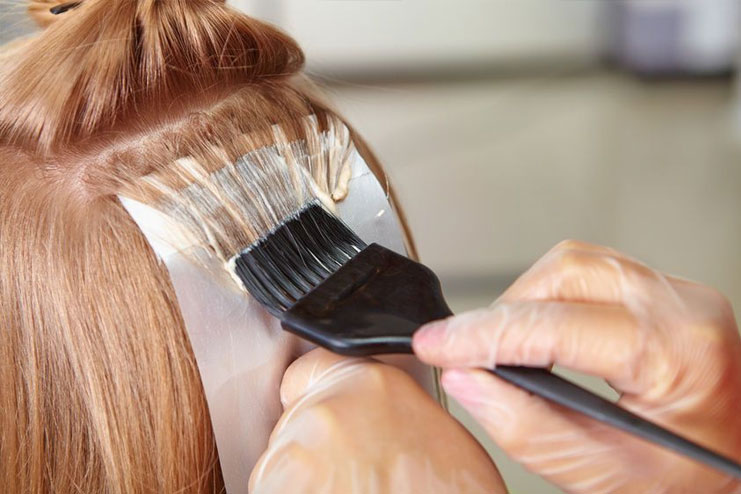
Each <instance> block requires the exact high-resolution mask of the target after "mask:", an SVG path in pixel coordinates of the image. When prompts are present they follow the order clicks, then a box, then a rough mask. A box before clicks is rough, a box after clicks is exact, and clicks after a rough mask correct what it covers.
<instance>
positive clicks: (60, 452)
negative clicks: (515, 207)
mask: <svg viewBox="0 0 741 494" xmlns="http://www.w3.org/2000/svg"><path fill="white" fill-rule="evenodd" d="M58 3H62V2H53V1H34V2H30V7H29V10H30V11H31V13H32V14H33V16H34V18H36V19H37V20H38V22H39V24H40V25H42V26H44V27H45V29H44V30H43V31H42V32H41V33H39V34H38V35H36V36H35V37H33V38H30V39H28V40H23V41H21V42H17V43H14V44H13V46H12V49H11V50H12V52H10V53H8V54H7V55H5V56H2V55H0V98H1V103H0V485H2V490H3V491H4V492H81V493H92V492H108V493H139V492H220V491H222V490H223V481H222V479H221V474H220V470H219V466H218V459H217V453H216V447H215V443H214V439H213V435H212V432H211V425H210V423H209V417H208V412H207V409H206V403H205V399H204V395H203V390H202V386H201V383H200V380H199V374H198V370H197V367H196V363H195V359H194V356H193V353H192V351H191V349H190V346H189V343H188V339H187V336H186V332H185V330H184V325H183V321H182V318H181V315H180V312H179V309H178V306H177V302H176V299H175V295H174V291H173V288H172V286H171V284H170V281H169V278H168V276H167V273H166V271H165V270H164V268H163V267H162V265H160V264H159V263H158V262H157V260H156V258H155V256H154V254H153V253H152V252H151V250H150V248H149V246H148V245H147V243H146V241H145V240H144V238H143V236H142V234H141V233H140V232H139V231H138V229H137V228H136V226H135V225H134V223H133V222H132V220H131V219H130V218H129V216H128V215H127V214H126V213H125V211H124V210H123V208H122V207H121V205H120V204H119V202H118V201H117V199H116V193H117V192H118V191H119V190H120V188H121V186H122V184H124V183H126V181H128V180H131V178H132V177H137V176H141V175H144V174H146V173H148V172H149V171H151V169H152V168H153V167H154V166H165V165H166V163H168V162H171V161H173V160H175V159H178V158H182V157H184V156H198V157H201V159H204V160H207V159H209V156H211V155H212V154H213V149H214V147H218V148H219V149H221V150H224V151H225V152H226V153H227V154H228V155H229V156H231V157H235V156H238V155H239V153H240V152H243V150H241V149H240V147H239V144H238V142H239V141H238V139H236V137H237V136H239V135H244V134H248V133H250V132H251V131H253V130H255V129H258V128H262V127H264V126H266V125H269V124H272V123H276V122H282V121H285V122H292V121H296V120H300V119H301V118H302V117H305V116H307V115H311V114H314V115H331V114H332V111H331V110H330V109H329V108H328V107H327V105H326V104H324V103H323V102H322V100H321V98H320V97H319V96H317V93H316V92H315V90H314V89H313V87H312V86H311V84H310V83H308V82H307V80H306V79H305V78H304V77H303V76H301V74H300V70H301V68H302V65H303V60H304V58H303V54H302V52H301V50H300V49H299V47H298V46H297V45H296V43H295V42H294V41H293V40H291V39H290V38H289V37H287V36H286V35H284V34H282V33H281V32H279V31H277V30H276V29H274V28H272V27H269V26H267V25H265V24H263V23H260V22H258V21H256V20H254V19H251V18H249V17H246V16H244V15H242V14H240V13H238V12H236V11H234V10H232V9H230V8H229V7H227V6H225V5H224V2H223V1H219V0H82V1H81V2H79V5H76V6H74V8H70V9H69V10H67V11H66V12H65V13H62V14H59V15H51V14H50V13H49V9H50V8H51V7H53V6H55V5H56V4H58ZM357 142H358V143H359V147H360V150H361V153H364V154H365V157H366V159H367V160H368V161H369V162H370V163H371V165H372V167H374V169H375V170H374V171H376V172H377V174H378V175H379V177H380V176H381V175H380V173H381V172H380V168H378V166H377V164H376V162H375V160H373V158H372V156H371V155H370V154H369V153H368V151H367V148H365V147H364V146H363V145H362V141H360V140H358V141H357ZM382 183H384V184H385V183H386V181H385V180H383V182H382ZM245 440H249V438H245Z"/></svg>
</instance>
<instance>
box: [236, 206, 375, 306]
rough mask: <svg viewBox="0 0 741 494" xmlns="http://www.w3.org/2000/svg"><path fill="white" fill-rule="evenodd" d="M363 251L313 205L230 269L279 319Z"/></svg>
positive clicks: (337, 222) (246, 252)
mask: <svg viewBox="0 0 741 494" xmlns="http://www.w3.org/2000/svg"><path fill="white" fill-rule="evenodd" d="M366 247H367V245H366V244H365V242H363V241H362V240H361V239H360V238H359V237H358V236H357V235H356V234H355V232H353V231H352V230H351V229H350V228H349V227H347V226H346V225H345V224H344V223H343V222H342V221H341V220H339V219H338V218H337V217H335V216H334V215H332V214H331V213H329V212H328V211H327V210H326V209H324V207H323V206H322V205H321V204H320V203H318V202H313V203H310V204H307V205H306V206H305V207H303V208H302V209H300V210H299V211H298V212H297V213H296V214H294V215H292V216H291V217H290V218H288V219H287V220H286V221H285V222H284V223H283V224H282V225H280V226H279V227H278V228H276V229H275V230H273V231H272V232H270V233H269V234H268V235H266V236H265V237H263V238H261V239H260V240H258V241H257V242H256V243H255V244H253V245H252V246H250V247H249V248H247V249H245V250H244V251H243V252H241V253H240V254H239V255H237V256H235V257H234V258H233V259H232V261H231V262H230V265H231V266H233V269H234V273H235V274H236V275H237V277H238V278H239V279H240V280H241V281H242V283H243V285H244V287H245V289H246V290H247V291H248V292H249V293H250V294H251V295H252V296H253V297H255V298H256V299H257V300H258V301H259V302H260V303H261V304H262V305H264V306H265V308H266V309H267V310H268V311H269V312H270V313H271V314H273V315H275V316H277V317H281V316H282V314H283V313H284V312H285V311H287V310H288V309H290V308H291V307H292V306H293V305H294V304H295V303H296V302H297V301H299V300H300V299H301V298H303V297H304V296H306V295H307V294H308V293H309V292H311V291H312V290H313V289H314V288H316V287H317V286H318V285H319V284H321V283H322V282H324V281H325V280H326V279H327V278H329V277H330V276H331V275H332V274H334V273H335V272H337V271H338V270H339V269H340V268H341V267H342V266H344V265H345V264H346V263H347V262H348V261H350V260H351V259H353V258H354V257H355V256H356V255H357V254H358V253H360V252H361V251H362V250H363V249H365V248H366Z"/></svg>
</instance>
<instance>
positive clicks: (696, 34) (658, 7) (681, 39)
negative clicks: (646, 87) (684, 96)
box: [610, 0, 741, 76]
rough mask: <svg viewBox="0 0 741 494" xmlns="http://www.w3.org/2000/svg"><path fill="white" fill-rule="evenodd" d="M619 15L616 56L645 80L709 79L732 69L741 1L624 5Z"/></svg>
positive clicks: (617, 8) (634, 1) (654, 0)
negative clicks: (657, 77) (666, 77)
mask: <svg viewBox="0 0 741 494" xmlns="http://www.w3.org/2000/svg"><path fill="white" fill-rule="evenodd" d="M610 8H611V9H613V10H614V19H615V21H616V26H615V33H614V35H615V38H614V41H613V51H614V55H615V57H616V60H617V61H618V62H619V63H620V64H621V65H623V66H625V67H627V68H628V69H631V70H633V71H635V72H636V73H639V74H642V75H649V76H655V75H672V76H675V75H681V74H687V75H708V74H711V75H712V74H723V73H729V72H731V70H732V69H733V66H734V62H735V60H736V50H737V47H738V27H739V22H741V2H739V0H700V1H697V0H624V1H621V2H614V3H611V4H610Z"/></svg>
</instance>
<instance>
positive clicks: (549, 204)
mask: <svg viewBox="0 0 741 494" xmlns="http://www.w3.org/2000/svg"><path fill="white" fill-rule="evenodd" d="M232 3H233V4H234V5H235V6H237V7H239V8H242V9H244V10H245V11H246V12H248V13H250V14H251V15H253V16H256V17H259V18H262V19H266V20H268V21H270V22H273V23H275V24H277V25H279V26H281V27H282V28H283V29H285V30H286V31H287V32H289V33H290V34H291V35H293V36H294V37H296V38H297V39H298V40H299V42H300V43H301V45H302V46H303V47H304V49H305V50H306V52H307V56H308V71H309V73H310V74H311V75H312V76H314V77H315V78H316V79H317V80H318V81H319V82H320V83H321V84H322V85H323V86H324V87H325V88H326V91H327V92H328V93H329V95H330V96H331V97H332V98H333V100H334V102H335V103H336V105H337V107H338V108H339V109H340V110H341V111H342V112H343V113H344V114H345V115H346V116H347V117H348V119H349V120H350V121H351V122H352V123H353V124H354V125H355V126H356V127H357V128H358V130H359V131H360V132H361V133H362V134H363V135H364V136H365V137H366V138H367V139H368V141H369V142H370V143H371V144H372V146H373V148H374V149H375V150H376V152H377V153H378V155H379V156H380V158H381V160H382V162H383V163H384V164H385V166H386V167H387V170H388V172H389V174H390V176H391V178H392V180H393V183H394V185H395V186H396V188H397V189H398V192H399V196H400V198H401V200H402V204H403V206H404V208H405V210H406V213H407V215H408V217H409V221H410V224H411V227H412V230H413V232H414V235H415V238H416V240H417V243H418V246H419V250H420V253H421V256H422V259H423V260H424V261H425V262H426V263H428V264H429V265H431V266H432V267H433V268H434V269H435V270H436V271H437V272H438V273H439V274H440V275H441V277H442V280H443V284H444V287H445V290H446V293H447V295H448V297H449V299H450V302H451V305H452V306H453V307H454V309H455V310H457V311H462V310H466V309H471V308H475V307H480V306H482V305H488V304H489V303H491V302H492V301H493V300H494V299H495V298H496V297H497V295H498V294H499V293H500V292H501V291H502V290H503V289H504V288H505V287H506V286H507V285H508V284H509V283H511V282H512V281H513V280H514V279H515V278H516V277H517V276H518V274H519V273H521V272H522V271H523V270H525V269H526V268H527V267H528V266H529V265H530V264H532V263H533V262H534V261H535V260H536V259H537V258H538V257H540V256H541V255H542V254H543V253H545V252H546V251H547V250H548V249H549V248H550V247H551V246H553V245H554V244H555V243H557V242H558V241H559V240H562V239H565V238H577V239H581V240H586V241H590V242H595V243H600V244H607V245H611V246H613V247H616V248H618V249H620V250H622V251H625V252H627V253H629V254H631V255H632V256H634V257H637V258H639V259H641V260H643V261H645V262H646V263H648V264H650V265H652V266H656V267H658V268H660V269H662V270H664V271H667V272H670V273H673V274H677V275H680V276H684V277H687V278H692V279H695V280H699V281H702V282H704V283H707V284H710V285H713V286H715V287H717V288H719V289H720V290H722V291H723V292H724V293H726V294H727V295H728V296H729V298H730V299H731V300H732V302H733V303H734V305H735V308H736V313H737V314H741V83H740V82H738V81H739V79H738V78H737V77H736V75H735V74H736V73H737V71H738V67H739V66H741V38H740V37H739V30H740V26H741V0H634V1H630V0H610V1H600V0H591V1H590V0H456V1H451V0H233V2H232ZM5 4H6V3H3V5H5ZM0 8H2V7H0ZM7 10H8V11H7V12H3V13H2V14H3V15H1V16H0V41H5V40H8V39H10V38H12V37H14V36H16V35H18V34H20V33H23V32H26V31H27V30H28V29H29V25H28V24H27V23H24V22H23V20H22V19H23V16H24V14H23V12H22V11H20V9H16V10H12V9H7ZM1 98H2V97H1V96H0V101H1ZM587 382H588V384H589V385H590V386H595V389H598V390H600V392H603V393H605V394H606V395H610V393H611V392H610V390H609V389H608V388H607V387H606V386H604V385H603V384H600V383H597V382H590V381H587ZM454 410H455V412H456V413H457V414H458V415H459V416H460V417H461V419H462V420H463V421H464V422H465V423H466V424H468V425H469V426H470V427H471V428H472V430H473V431H474V432H475V433H476V434H477V435H478V437H479V438H480V439H481V440H482V442H484V443H485V444H486V445H487V448H488V449H489V450H490V451H491V453H492V455H493V456H494V458H495V460H496V461H497V464H498V465H499V466H500V468H501V470H502V472H503V474H504V476H505V478H506V480H507V482H508V485H509V487H510V489H511V492H512V493H513V494H533V493H539V494H554V493H558V492H559V491H558V490H557V489H555V488H553V487H551V486H549V485H547V484H546V483H545V482H543V481H542V480H539V479H538V478H536V477H533V476H531V475H529V474H528V473H527V472H525V471H524V470H523V469H522V468H520V467H518V466H517V465H515V464H513V463H512V462H510V461H508V460H507V459H506V458H504V457H503V455H502V454H501V453H500V452H499V451H498V450H497V449H496V447H495V446H494V445H492V444H490V443H489V442H487V441H486V439H485V437H484V436H483V435H482V434H481V433H480V431H479V430H478V428H477V427H476V426H475V424H473V423H472V421H471V420H470V419H469V418H468V417H466V416H465V414H463V413H462V412H460V411H459V410H458V408H457V407H455V406H454Z"/></svg>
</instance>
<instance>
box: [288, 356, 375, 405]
mask: <svg viewBox="0 0 741 494" xmlns="http://www.w3.org/2000/svg"><path fill="white" fill-rule="evenodd" d="M364 362H372V361H371V360H369V359H357V358H347V357H342V356H340V355H337V354H334V353H332V352H329V351H327V350H324V349H322V348H318V349H316V350H312V351H311V352H309V353H307V354H305V355H303V356H301V357H299V358H298V359H297V360H296V361H295V362H293V363H292V364H291V365H290V366H289V367H288V369H287V370H286V372H285V374H284V375H283V382H282V383H281V387H280V399H281V403H282V404H283V408H288V407H290V406H291V405H292V404H293V403H295V402H296V401H297V400H299V399H300V398H301V397H302V396H305V395H306V394H308V393H309V392H311V391H315V390H316V388H318V387H319V386H327V385H329V384H330V383H329V382H328V380H329V379H330V378H332V379H333V380H336V379H338V378H340V377H341V376H342V375H343V374H342V373H341V372H338V370H339V369H340V368H342V367H350V366H354V365H356V364H360V363H364Z"/></svg>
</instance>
